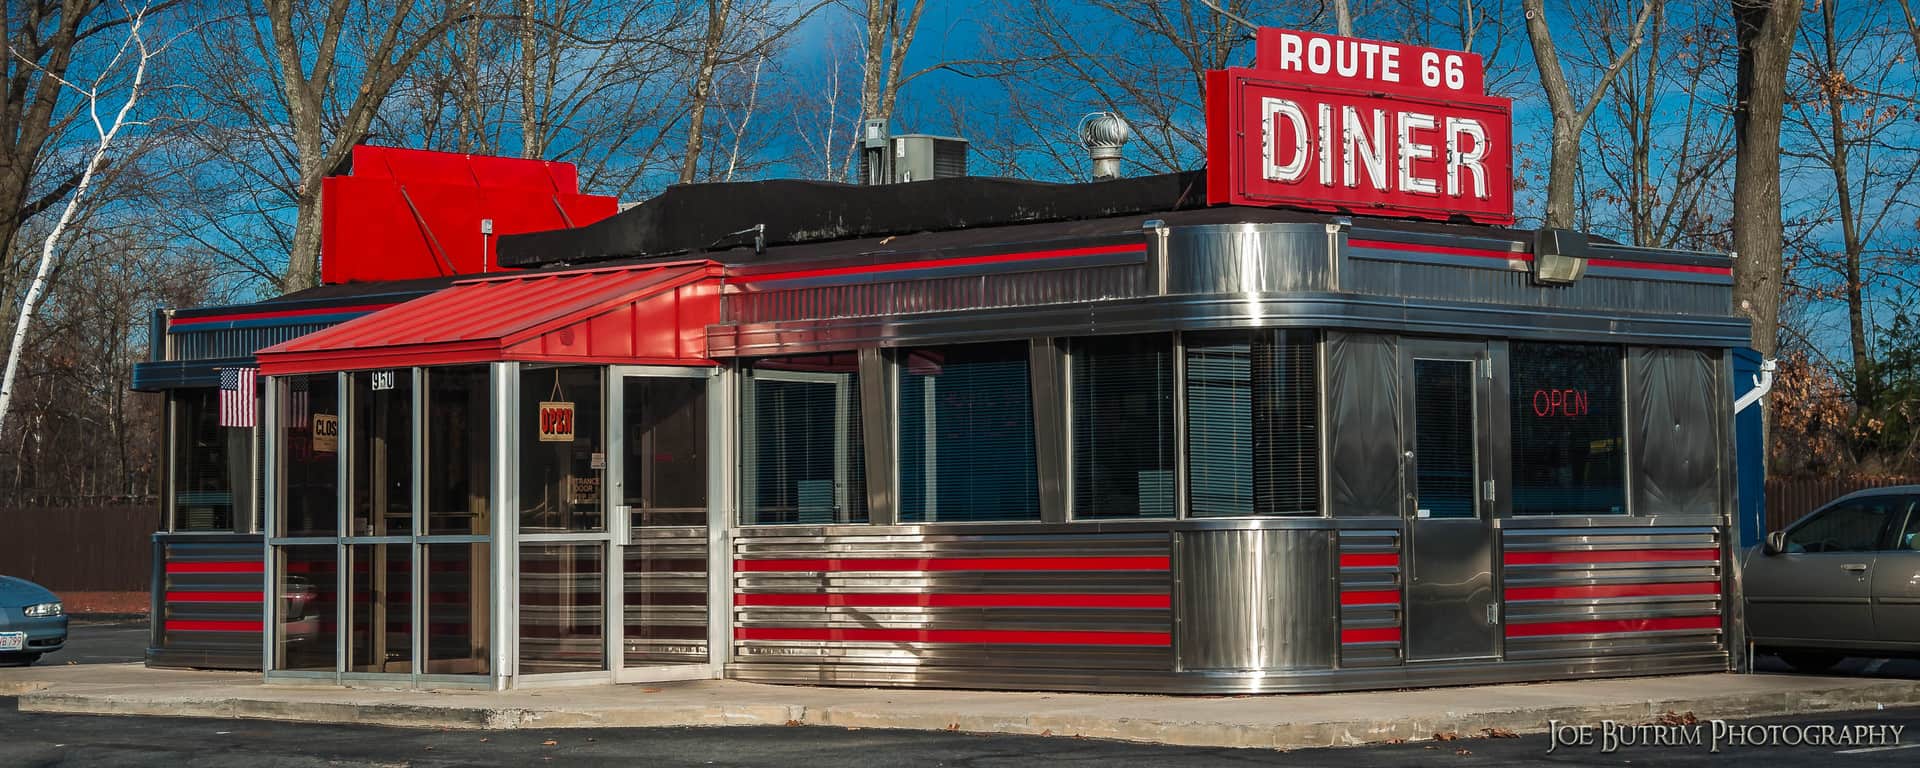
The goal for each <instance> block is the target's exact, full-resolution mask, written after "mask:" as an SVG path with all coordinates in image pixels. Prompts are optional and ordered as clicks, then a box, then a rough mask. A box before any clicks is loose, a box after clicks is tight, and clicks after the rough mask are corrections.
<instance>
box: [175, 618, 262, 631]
mask: <svg viewBox="0 0 1920 768" xmlns="http://www.w3.org/2000/svg"><path fill="white" fill-rule="evenodd" d="M165 628H166V630H167V631H168V632H258V631H260V622H257V621H206V620H193V619H168V620H167V623H166V625H165Z"/></svg>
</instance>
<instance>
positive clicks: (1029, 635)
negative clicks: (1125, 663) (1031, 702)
mask: <svg viewBox="0 0 1920 768" xmlns="http://www.w3.org/2000/svg"><path fill="white" fill-rule="evenodd" d="M733 639H735V640H798V641H812V642H824V643H990V644H997V645H1171V644H1172V643H1173V636H1172V634H1171V633H1167V632H1087V631H1047V630H1015V629H866V628H849V629H820V628H812V627H735V628H734V630H733Z"/></svg>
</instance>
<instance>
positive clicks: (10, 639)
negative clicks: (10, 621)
mask: <svg viewBox="0 0 1920 768" xmlns="http://www.w3.org/2000/svg"><path fill="white" fill-rule="evenodd" d="M26 648H27V633H25V632H0V651H22V650H26Z"/></svg>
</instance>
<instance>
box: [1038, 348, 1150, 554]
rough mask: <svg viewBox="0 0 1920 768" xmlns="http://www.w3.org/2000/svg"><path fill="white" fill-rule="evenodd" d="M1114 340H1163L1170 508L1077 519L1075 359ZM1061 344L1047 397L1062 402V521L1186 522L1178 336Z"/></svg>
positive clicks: (1078, 508)
mask: <svg viewBox="0 0 1920 768" xmlns="http://www.w3.org/2000/svg"><path fill="white" fill-rule="evenodd" d="M1116 339H1133V340H1148V339H1160V340H1163V341H1165V342H1166V347H1165V352H1166V354H1167V355H1168V358H1167V368H1166V371H1167V376H1168V377H1169V380H1168V385H1169V399H1170V401H1169V402H1168V404H1167V429H1168V430H1169V434H1168V436H1167V442H1168V443H1169V446H1168V447H1169V449H1170V450H1169V454H1170V457H1171V461H1172V466H1171V467H1170V468H1169V469H1170V471H1169V473H1168V478H1167V479H1168V482H1169V483H1170V485H1171V488H1170V489H1169V490H1170V491H1171V493H1172V498H1171V499H1169V500H1168V504H1169V505H1170V508H1169V511H1168V512H1167V513H1166V514H1155V515H1149V514H1134V515H1108V516H1099V517H1088V516H1082V515H1081V510H1080V504H1079V499H1080V485H1079V482H1080V475H1079V464H1080V462H1079V461H1078V460H1077V459H1078V452H1079V422H1078V419H1077V414H1078V413H1079V402H1078V401H1079V396H1078V390H1077V389H1076V386H1077V384H1076V380H1077V379H1078V376H1077V375H1076V374H1075V366H1076V364H1077V363H1076V360H1077V359H1078V358H1079V356H1080V355H1082V354H1086V353H1087V346H1088V345H1089V344H1098V343H1101V342H1103V341H1104V342H1108V343H1112V340H1116ZM1065 341H1066V344H1064V345H1063V346H1064V347H1065V360H1064V364H1063V365H1062V366H1061V367H1060V370H1061V374H1060V378H1059V389H1058V391H1057V392H1052V393H1048V394H1050V395H1052V396H1053V397H1054V398H1055V399H1056V400H1057V401H1058V402H1060V403H1061V413H1062V419H1061V420H1062V422H1063V428H1064V429H1063V433H1062V444H1063V446H1064V449H1065V450H1064V455H1063V456H1062V457H1061V463H1060V466H1061V475H1062V477H1061V481H1062V485H1063V486H1064V487H1065V494H1064V495H1065V502H1066V520H1067V522H1069V523H1072V522H1082V521H1084V522H1090V523H1122V522H1136V521H1156V520H1181V519H1185V518H1186V516H1187V515H1186V512H1187V510H1186V505H1185V504H1184V503H1182V502H1183V501H1184V500H1185V499H1186V498H1187V494H1186V485H1187V480H1186V472H1187V469H1186V459H1187V455H1188V450H1187V445H1186V442H1187V441H1186V429H1185V425H1186V419H1185V412H1186V402H1185V386H1184V376H1185V374H1186V365H1185V360H1184V358H1185V355H1186V345H1185V344H1184V343H1183V340H1182V334H1181V333H1179V332H1177V331H1149V332H1146V333H1125V334H1104V335H1092V336H1070V337H1066V338H1065ZM1035 441H1036V443H1037V442H1038V441H1039V436H1038V434H1037V433H1036V435H1035Z"/></svg>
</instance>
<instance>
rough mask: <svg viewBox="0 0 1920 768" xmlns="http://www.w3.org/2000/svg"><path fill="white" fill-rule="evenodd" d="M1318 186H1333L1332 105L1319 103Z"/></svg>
mask: <svg viewBox="0 0 1920 768" xmlns="http://www.w3.org/2000/svg"><path fill="white" fill-rule="evenodd" d="M1320 186H1323V187H1331V186H1333V105H1332V104H1328V103H1326V102H1324V101H1323V102H1320Z"/></svg>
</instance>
